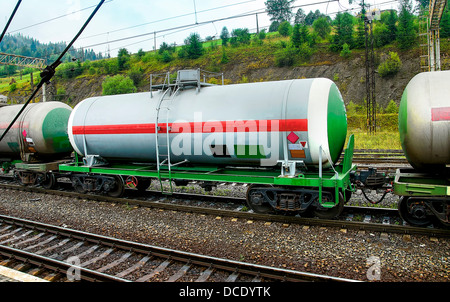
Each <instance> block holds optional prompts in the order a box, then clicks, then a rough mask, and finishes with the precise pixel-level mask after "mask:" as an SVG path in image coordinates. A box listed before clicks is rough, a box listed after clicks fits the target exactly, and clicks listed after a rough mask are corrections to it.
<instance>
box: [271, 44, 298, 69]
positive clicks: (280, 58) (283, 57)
mask: <svg viewBox="0 0 450 302" xmlns="http://www.w3.org/2000/svg"><path fill="white" fill-rule="evenodd" d="M296 54H297V51H296V50H295V48H292V47H289V48H285V49H281V50H279V51H277V52H276V53H275V65H276V66H278V67H289V66H292V65H294V62H295V56H296Z"/></svg>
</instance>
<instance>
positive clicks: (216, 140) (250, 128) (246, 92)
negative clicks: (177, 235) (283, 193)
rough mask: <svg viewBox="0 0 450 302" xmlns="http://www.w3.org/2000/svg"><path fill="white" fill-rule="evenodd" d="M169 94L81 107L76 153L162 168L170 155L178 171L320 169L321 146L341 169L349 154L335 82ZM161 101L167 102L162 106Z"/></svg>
mask: <svg viewBox="0 0 450 302" xmlns="http://www.w3.org/2000/svg"><path fill="white" fill-rule="evenodd" d="M164 93H166V91H163V90H160V91H158V92H156V93H153V97H152V96H151V95H150V93H135V94H126V95H115V96H103V97H94V98H89V99H86V100H84V101H82V102H81V103H80V104H78V105H77V106H76V107H75V108H74V110H73V112H72V114H71V116H70V121H69V138H70V142H71V143H72V146H73V147H74V149H75V150H76V151H77V152H78V154H80V155H83V156H86V155H89V154H95V155H99V156H100V157H102V158H104V159H106V160H110V161H117V160H122V161H130V160H134V161H144V162H156V161H157V160H158V159H157V157H158V155H159V156H160V157H163V156H162V154H166V155H165V156H166V157H167V154H168V153H171V154H170V160H171V161H172V163H176V162H182V161H188V162H190V163H203V164H205V163H206V164H224V165H228V164H237V165H246V164H253V165H260V164H262V165H264V163H267V165H276V164H277V161H278V160H285V159H289V160H301V161H303V162H304V163H305V165H307V166H315V167H317V166H318V161H319V155H318V150H319V145H322V147H323V150H324V156H323V158H324V166H326V165H327V164H328V159H330V160H331V161H332V163H333V164H334V163H335V162H336V161H337V159H338V158H339V156H340V154H341V151H342V149H343V147H344V142H345V139H346V134H347V119H346V112H345V107H344V102H343V100H342V97H341V95H340V93H339V90H338V89H337V87H336V85H335V84H334V83H332V82H331V81H330V80H328V79H308V80H289V81H279V82H265V83H251V84H237V85H227V86H213V87H203V88H201V91H200V92H199V91H197V90H196V89H189V90H186V91H182V92H181V91H178V92H173V94H172V95H171V96H163V94H164ZM162 98H166V99H164V101H163V102H162V104H161V106H160V104H159V102H160V101H161V99H162ZM156 127H159V129H158V132H159V138H158V139H159V141H157V139H156V133H155V132H156V131H155V128H156ZM167 127H169V128H168V129H167ZM166 135H168V136H169V137H168V142H169V146H168V144H167V142H166V141H165V140H166ZM252 147H253V148H252ZM158 149H159V150H158ZM157 151H159V152H157ZM252 151H253V152H252ZM164 159H165V158H164ZM270 159H273V160H272V161H271V162H270ZM261 160H262V161H261ZM328 165H329V164H328Z"/></svg>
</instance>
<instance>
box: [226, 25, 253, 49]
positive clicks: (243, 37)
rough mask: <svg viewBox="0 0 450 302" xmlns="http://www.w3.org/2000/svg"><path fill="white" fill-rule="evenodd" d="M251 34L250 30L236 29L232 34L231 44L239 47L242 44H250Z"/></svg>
mask: <svg viewBox="0 0 450 302" xmlns="http://www.w3.org/2000/svg"><path fill="white" fill-rule="evenodd" d="M250 38H251V35H250V32H249V30H248V28H236V29H233V31H232V32H231V39H230V44H231V45H232V46H238V45H240V44H250Z"/></svg>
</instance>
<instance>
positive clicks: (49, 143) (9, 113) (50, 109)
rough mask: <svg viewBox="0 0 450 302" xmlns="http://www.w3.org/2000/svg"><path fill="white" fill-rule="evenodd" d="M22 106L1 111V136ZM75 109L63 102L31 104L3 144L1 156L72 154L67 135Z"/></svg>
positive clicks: (1, 145) (0, 109)
mask: <svg viewBox="0 0 450 302" xmlns="http://www.w3.org/2000/svg"><path fill="white" fill-rule="evenodd" d="M22 107H23V105H10V106H5V107H1V108H0V136H2V135H3V133H4V131H5V130H6V129H7V128H8V126H9V125H10V123H11V122H12V121H13V119H14V117H15V116H16V115H17V114H18V113H19V111H20V110H21V109H22ZM71 112H72V108H71V107H70V106H68V105H66V104H64V103H61V102H45V103H32V104H29V105H28V106H27V107H26V108H25V110H24V112H22V114H21V115H20V116H19V118H18V119H17V121H16V122H15V123H14V125H13V126H12V127H11V129H10V130H9V131H8V133H7V134H6V136H5V137H4V138H3V139H2V141H1V142H0V157H3V158H9V157H12V158H20V154H21V152H23V153H33V154H35V155H36V156H44V157H51V156H53V155H56V154H66V153H70V152H72V151H73V149H72V147H71V145H70V142H69V138H68V135H67V124H68V121H69V116H70V113H71Z"/></svg>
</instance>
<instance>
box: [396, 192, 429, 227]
mask: <svg viewBox="0 0 450 302" xmlns="http://www.w3.org/2000/svg"><path fill="white" fill-rule="evenodd" d="M398 212H399V214H400V217H402V218H403V220H404V221H406V222H407V223H409V224H410V225H413V226H420V227H425V226H428V225H430V224H432V223H433V221H432V219H431V218H430V216H429V215H427V213H426V205H424V204H423V203H422V202H421V201H419V200H410V198H409V197H402V198H400V201H399V202H398Z"/></svg>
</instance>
